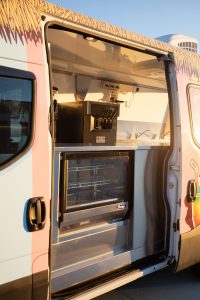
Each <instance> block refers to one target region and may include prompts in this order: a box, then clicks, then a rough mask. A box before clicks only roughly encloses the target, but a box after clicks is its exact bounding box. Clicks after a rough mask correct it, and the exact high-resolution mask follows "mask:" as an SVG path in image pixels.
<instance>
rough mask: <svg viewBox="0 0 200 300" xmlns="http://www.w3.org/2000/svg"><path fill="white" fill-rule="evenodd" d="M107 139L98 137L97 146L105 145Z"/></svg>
mask: <svg viewBox="0 0 200 300" xmlns="http://www.w3.org/2000/svg"><path fill="white" fill-rule="evenodd" d="M105 142H106V137H105V136H96V143H97V144H105Z"/></svg>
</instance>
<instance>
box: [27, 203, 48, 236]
mask: <svg viewBox="0 0 200 300" xmlns="http://www.w3.org/2000/svg"><path fill="white" fill-rule="evenodd" d="M26 221H27V228H28V231H30V232H34V231H39V230H41V229H43V228H44V226H45V221H46V204H45V201H44V200H43V197H35V198H31V199H29V200H28V204H27V209H26Z"/></svg>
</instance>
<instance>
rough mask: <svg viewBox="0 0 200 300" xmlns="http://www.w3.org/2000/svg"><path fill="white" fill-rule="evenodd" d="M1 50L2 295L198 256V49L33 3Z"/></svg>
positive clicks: (85, 289) (9, 29)
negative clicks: (188, 48) (194, 50)
mask: <svg viewBox="0 0 200 300" xmlns="http://www.w3.org/2000/svg"><path fill="white" fill-rule="evenodd" d="M0 45H1V47H0V141H1V143H0V205H1V209H0V220H1V227H0V235H1V241H2V242H1V247H0V283H1V286H0V299H5V300H7V299H20V300H22V299H23V300H29V299H37V300H39V299H41V300H44V299H54V298H55V299H92V298H95V297H97V296H98V295H101V294H103V293H105V292H108V291H111V290H112V289H115V288H117V287H120V286H122V285H124V284H126V283H128V282H131V281H133V280H136V279H137V278H139V277H142V276H145V275H147V274H150V273H152V272H154V271H157V270H160V269H162V268H165V267H167V266H168V265H173V266H174V270H175V271H180V270H182V269H185V268H187V267H189V266H192V265H195V264H197V263H199V262H200V252H199V251H198V249H199V247H200V225H199V224H200V184H199V175H200V174H199V166H200V122H199V111H200V85H199V78H200V57H199V55H197V54H194V53H190V52H189V51H186V50H183V49H179V48H177V47H173V46H171V45H168V44H165V43H163V42H161V41H157V40H154V39H150V38H147V37H144V36H142V35H139V34H136V33H131V32H128V31H126V30H123V29H120V28H118V27H115V26H112V25H108V24H106V23H103V22H100V21H96V20H94V19H92V18H89V17H86V16H82V15H79V14H76V13H74V12H71V11H69V10H67V9H64V8H60V7H57V6H55V5H53V4H50V3H47V2H44V1H42V0H26V1H25V0H15V1H14V0H12V1H10V0H5V1H1V3H0Z"/></svg>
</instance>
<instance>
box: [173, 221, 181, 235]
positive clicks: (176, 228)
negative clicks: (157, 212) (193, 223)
mask: <svg viewBox="0 0 200 300" xmlns="http://www.w3.org/2000/svg"><path fill="white" fill-rule="evenodd" d="M173 229H174V232H176V231H179V230H180V220H179V219H178V220H177V221H176V222H174V223H173Z"/></svg>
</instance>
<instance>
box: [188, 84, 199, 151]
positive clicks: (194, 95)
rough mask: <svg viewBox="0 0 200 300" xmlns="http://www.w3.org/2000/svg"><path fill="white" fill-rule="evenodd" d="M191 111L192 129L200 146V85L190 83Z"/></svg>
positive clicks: (189, 101)
mask: <svg viewBox="0 0 200 300" xmlns="http://www.w3.org/2000/svg"><path fill="white" fill-rule="evenodd" d="M188 90H189V99H188V105H189V113H190V122H191V130H192V135H193V139H194V141H195V142H196V143H197V144H198V146H199V147H200V117H199V112H200V86H195V85H190V86H189V89H188Z"/></svg>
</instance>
